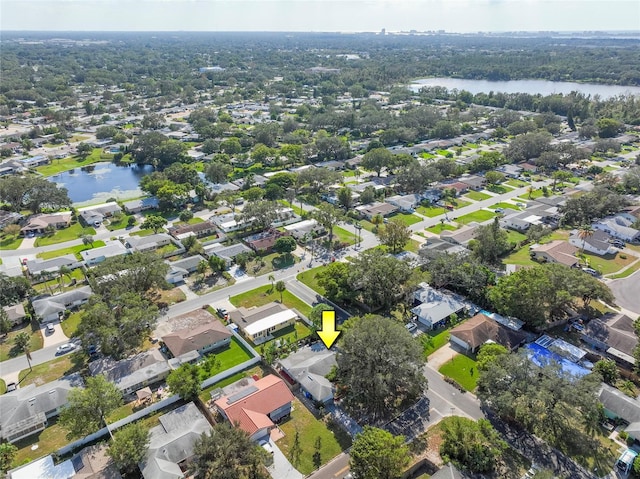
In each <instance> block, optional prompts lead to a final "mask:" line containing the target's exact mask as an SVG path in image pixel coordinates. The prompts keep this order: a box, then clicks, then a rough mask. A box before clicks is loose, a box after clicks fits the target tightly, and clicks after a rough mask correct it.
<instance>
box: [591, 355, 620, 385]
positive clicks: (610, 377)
mask: <svg viewBox="0 0 640 479" xmlns="http://www.w3.org/2000/svg"><path fill="white" fill-rule="evenodd" d="M593 372H594V373H598V374H600V376H602V380H603V381H604V382H605V383H607V384H610V385H611V386H615V385H616V383H617V382H618V379H620V372H619V371H618V366H617V365H616V362H615V361H613V360H611V359H601V360H600V361H598V362H597V363H596V364H594V366H593Z"/></svg>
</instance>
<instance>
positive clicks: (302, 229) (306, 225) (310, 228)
mask: <svg viewBox="0 0 640 479" xmlns="http://www.w3.org/2000/svg"><path fill="white" fill-rule="evenodd" d="M284 229H285V231H286V232H287V233H288V234H290V235H291V236H293V237H294V238H295V239H296V240H297V241H302V240H303V239H304V238H305V236H306V237H308V238H315V237H317V236H320V235H321V234H323V233H324V231H325V230H324V228H323V227H322V226H320V225H319V224H318V222H317V221H316V220H314V219H310V220H304V221H299V222H298V223H293V224H291V225H287V226H285V227H284Z"/></svg>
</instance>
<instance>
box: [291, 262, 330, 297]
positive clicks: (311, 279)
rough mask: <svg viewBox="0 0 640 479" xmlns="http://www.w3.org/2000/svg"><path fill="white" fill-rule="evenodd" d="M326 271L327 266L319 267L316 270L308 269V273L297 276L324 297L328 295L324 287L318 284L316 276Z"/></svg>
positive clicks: (304, 272)
mask: <svg viewBox="0 0 640 479" xmlns="http://www.w3.org/2000/svg"><path fill="white" fill-rule="evenodd" d="M325 269H326V266H317V267H316V268H312V269H308V270H306V271H303V272H302V273H299V274H298V276H296V278H297V280H298V281H300V282H301V283H304V284H306V285H307V286H309V287H310V288H311V289H312V290H314V291H315V292H317V293H319V294H321V295H322V296H324V295H325V294H326V291H325V290H324V288H323V287H322V286H320V285H319V284H318V280H317V279H316V274H318V273H320V272H321V271H324V270H325Z"/></svg>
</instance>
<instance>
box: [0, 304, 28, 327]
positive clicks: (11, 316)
mask: <svg viewBox="0 0 640 479" xmlns="http://www.w3.org/2000/svg"><path fill="white" fill-rule="evenodd" d="M2 309H4V312H5V313H6V315H7V319H8V320H9V321H10V322H11V324H12V325H14V326H15V325H16V324H20V323H22V322H24V320H25V319H27V313H26V312H25V310H24V305H23V304H22V303H18V304H14V305H12V306H3V307H2Z"/></svg>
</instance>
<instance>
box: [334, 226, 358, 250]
mask: <svg viewBox="0 0 640 479" xmlns="http://www.w3.org/2000/svg"><path fill="white" fill-rule="evenodd" d="M333 237H334V241H335V240H336V239H338V240H340V242H341V243H348V244H350V245H352V244H356V241H357V240H358V237H357V236H356V235H354V234H353V233H351V232H349V231H347V230H345V229H344V228H340V227H339V226H335V227H334V228H333Z"/></svg>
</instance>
